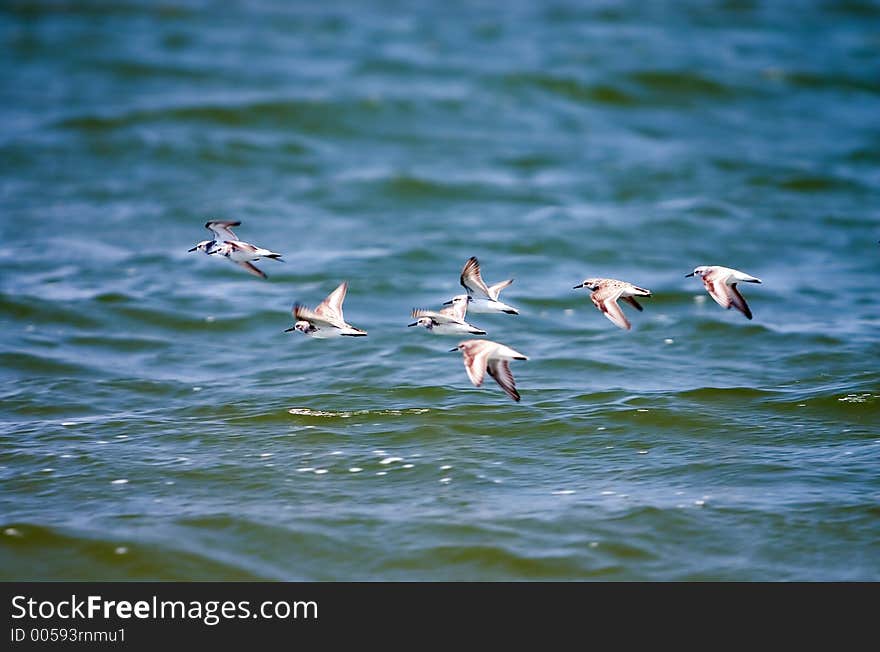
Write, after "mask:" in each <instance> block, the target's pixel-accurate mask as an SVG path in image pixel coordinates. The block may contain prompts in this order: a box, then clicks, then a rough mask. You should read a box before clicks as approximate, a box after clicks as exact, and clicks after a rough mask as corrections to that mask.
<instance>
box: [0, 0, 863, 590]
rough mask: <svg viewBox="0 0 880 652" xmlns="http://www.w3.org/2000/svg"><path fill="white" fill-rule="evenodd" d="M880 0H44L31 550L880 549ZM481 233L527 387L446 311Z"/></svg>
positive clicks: (15, 284)
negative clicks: (742, 305) (296, 316)
mask: <svg viewBox="0 0 880 652" xmlns="http://www.w3.org/2000/svg"><path fill="white" fill-rule="evenodd" d="M878 21H880V7H878V5H877V4H876V3H831V2H829V3H822V2H802V3H797V4H796V6H792V5H789V4H788V3H752V2H677V3H642V2H609V3H583V4H573V3H552V4H542V3H531V2H513V3H505V4H504V7H503V9H502V8H501V7H500V6H492V5H491V4H490V3H476V2H473V3H472V2H452V3H443V4H442V5H440V4H439V3H433V2H417V3H394V2H388V3H381V2H368V3H337V2H324V3H321V4H320V6H316V5H314V3H302V4H297V3H287V2H269V1H265V2H249V3H241V4H238V3H223V5H222V7H221V8H219V9H218V8H217V7H216V6H213V5H203V4H202V3H196V2H192V3H175V4H174V5H162V6H157V5H155V4H154V3H148V2H144V3H139V2H102V3H71V4H70V5H65V4H63V3H62V4H58V3H41V2H37V3H34V2H27V3H25V2H9V3H4V5H3V7H2V8H0V44H2V51H3V57H2V59H0V61H2V62H0V263H2V269H3V272H2V275H0V324H2V332H3V333H4V337H3V340H2V344H0V361H2V366H0V577H2V579H6V580H10V579H273V580H385V579H387V580H423V579H425V580H426V579H435V580H466V579H471V580H510V579H514V580H537V579H550V580H568V579H574V580H819V581H826V580H874V581H876V580H878V579H880V546H878V541H880V427H878V425H877V424H878V423H880V409H878V401H880V371H878V360H880V355H878V354H880V340H878V328H880V298H878V297H880V295H878V290H877V281H878V271H880V245H878V239H880V207H878V206H880V202H878V200H880V128H878V121H877V116H880V78H878V70H880V31H878V30H877V25H878ZM208 218H221V219H236V220H241V221H242V226H241V227H240V228H239V229H238V230H237V232H238V235H239V236H240V237H241V238H243V239H245V240H248V241H250V242H254V243H256V244H258V245H262V246H267V247H270V248H272V249H274V250H276V251H280V252H282V253H283V254H284V258H285V260H286V262H285V263H277V262H274V261H261V262H260V263H258V266H260V267H261V268H262V269H263V270H264V271H265V272H267V273H268V274H269V279H268V280H266V281H262V280H260V279H257V278H255V277H253V276H250V275H248V274H246V273H245V272H244V271H242V270H241V269H240V268H237V267H235V266H234V265H231V264H229V263H228V262H227V261H223V260H217V259H214V258H210V257H207V256H204V255H202V254H198V253H187V249H188V248H190V247H192V246H193V245H194V244H195V243H196V242H198V241H199V240H202V239H204V238H205V237H207V235H208V234H207V231H205V229H204V228H203V224H204V222H205V220H206V219H208ZM473 255H475V256H478V257H479V258H480V261H481V263H482V266H483V272H484V275H485V277H486V280H487V281H489V282H490V283H493V282H497V281H501V280H504V279H506V278H509V277H514V278H515V279H516V280H515V282H514V284H513V285H512V286H511V287H509V288H508V289H506V290H505V291H504V295H503V298H504V299H505V300H506V301H508V302H509V303H511V304H513V305H514V306H516V307H518V308H519V309H520V312H521V314H520V315H519V316H510V315H476V314H473V315H469V320H470V321H471V322H472V323H474V324H475V325H477V326H479V327H482V328H485V329H486V330H487V331H488V333H489V338H491V339H493V340H497V341H500V342H503V343H505V344H507V345H509V346H512V347H514V348H515V349H517V350H518V351H521V352H523V353H524V354H526V355H527V356H529V358H530V359H529V360H528V361H516V362H514V363H513V365H512V369H513V373H514V375H515V377H516V381H517V387H518V389H519V391H520V393H521V394H522V401H521V402H520V403H514V402H512V401H511V400H510V399H508V398H507V397H506V396H505V395H504V394H503V392H501V390H500V388H498V386H497V385H495V384H494V382H493V381H492V380H491V379H487V382H486V384H485V385H484V386H483V387H482V388H479V389H477V388H475V387H473V386H472V385H471V384H470V383H469V381H468V379H467V376H466V374H465V370H464V367H463V365H462V361H461V356H460V355H459V354H453V353H449V352H448V350H449V349H450V348H451V347H453V346H455V344H456V343H457V342H458V339H456V338H444V337H437V336H432V335H431V334H429V333H427V332H426V331H424V330H422V329H415V328H407V327H406V325H407V323H409V322H410V321H411V320H410V310H411V309H412V308H413V307H434V308H436V307H439V305H440V304H441V303H442V302H443V301H445V300H447V299H449V298H450V297H451V296H452V295H454V294H457V293H458V292H460V291H461V288H460V286H459V285H458V274H459V271H460V269H461V266H462V265H463V263H464V261H465V260H466V259H467V258H468V257H469V256H473ZM703 264H720V265H727V266H731V267H735V268H737V269H741V270H743V271H745V272H747V273H749V274H753V275H755V276H758V277H760V278H761V279H762V280H763V284H761V285H751V284H746V286H745V287H743V288H742V290H743V293H744V294H745V296H746V299H747V300H748V302H749V305H750V306H751V309H752V311H753V313H754V319H753V320H752V321H749V320H747V319H745V317H743V315H741V314H739V313H737V312H736V311H733V310H731V311H725V310H723V309H721V308H720V307H719V306H718V305H716V304H715V303H714V302H713V301H712V300H711V299H710V298H709V297H708V295H707V294H706V293H705V292H704V290H703V289H702V285H701V283H700V282H699V281H698V280H696V279H693V278H685V277H684V275H685V274H686V273H688V272H690V271H691V270H692V269H693V268H694V267H695V266H696V265H703ZM591 276H604V277H612V278H620V279H625V280H627V281H630V282H633V283H635V284H637V285H639V286H642V287H647V288H649V289H651V290H652V292H653V294H654V296H653V297H652V298H650V299H645V300H644V301H643V302H642V303H643V305H644V306H645V310H644V312H642V313H636V311H634V310H633V309H631V308H630V307H628V306H624V310H625V311H626V313H627V314H628V316H629V317H630V318H631V320H632V322H633V329H632V331H630V332H624V331H622V330H619V329H617V328H615V327H614V325H613V324H611V322H609V321H608V320H606V319H605V318H604V317H603V316H602V315H601V314H600V313H599V312H598V311H597V310H596V309H595V308H594V307H593V305H592V304H591V303H590V301H589V299H588V296H587V293H586V292H584V291H583V290H581V291H577V292H576V291H574V290H572V289H571V288H572V286H573V285H576V284H578V283H580V282H582V281H583V279H584V278H587V277H591ZM342 280H348V281H349V283H350V289H349V293H348V297H347V299H346V303H345V315H346V318H347V320H348V321H350V322H351V323H352V324H353V325H355V326H357V327H360V328H363V329H366V330H367V331H369V336H368V337H366V338H357V339H349V338H341V339H338V340H326V341H316V340H309V339H307V338H305V337H303V336H301V335H300V334H298V333H293V334H289V333H288V334H284V333H282V331H283V330H284V329H285V328H288V327H289V326H291V325H292V323H293V321H292V318H291V315H290V312H289V311H290V307H291V305H292V304H293V303H294V302H295V301H301V302H303V303H305V304H308V305H315V304H317V303H318V302H319V301H321V299H323V298H324V297H325V296H326V295H327V294H328V293H329V292H330V291H331V290H332V289H333V288H334V287H336V285H337V284H338V283H339V282H341V281H342Z"/></svg>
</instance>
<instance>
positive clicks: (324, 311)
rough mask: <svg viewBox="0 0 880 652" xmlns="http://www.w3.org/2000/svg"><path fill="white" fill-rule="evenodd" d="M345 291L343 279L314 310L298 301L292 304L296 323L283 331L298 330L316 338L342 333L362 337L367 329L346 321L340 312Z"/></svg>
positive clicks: (336, 335) (346, 285)
mask: <svg viewBox="0 0 880 652" xmlns="http://www.w3.org/2000/svg"><path fill="white" fill-rule="evenodd" d="M346 292H348V281H343V282H342V283H340V284H339V287H337V288H336V289H335V290H333V292H331V293H330V295H329V296H328V297H327V298H326V299H324V300H323V301H322V302H321V303H320V305H318V307H317V308H315V309H314V310H311V309H309V308H307V307H306V306H304V305H302V304H300V303H296V304H294V306H293V311H292V312H293V317H294V319H296V323H295V324H294V325H293V326H291V327H290V328H288V329H286V330H285V331H284V332H285V333H289V332H290V331H299V332H300V333H302V334H303V335H308V336H310V337H315V338H318V339H325V338H328V337H339V336H342V335H346V336H349V337H364V336H365V335H366V334H367V331H362V330H361V329H359V328H355V327H354V326H352V325H351V324H349V323H347V322H346V321H345V317H344V316H343V314H342V302H343V301H345V294H346Z"/></svg>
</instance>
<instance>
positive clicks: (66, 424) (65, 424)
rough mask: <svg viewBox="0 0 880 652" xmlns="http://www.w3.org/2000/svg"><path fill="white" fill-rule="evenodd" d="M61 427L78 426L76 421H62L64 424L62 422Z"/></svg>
mask: <svg viewBox="0 0 880 652" xmlns="http://www.w3.org/2000/svg"><path fill="white" fill-rule="evenodd" d="M61 425H62V426H75V425H76V421H62V422H61Z"/></svg>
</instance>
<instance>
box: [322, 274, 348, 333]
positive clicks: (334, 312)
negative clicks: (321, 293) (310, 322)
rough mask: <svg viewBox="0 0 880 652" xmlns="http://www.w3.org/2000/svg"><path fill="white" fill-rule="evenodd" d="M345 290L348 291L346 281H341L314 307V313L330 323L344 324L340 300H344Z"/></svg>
mask: <svg viewBox="0 0 880 652" xmlns="http://www.w3.org/2000/svg"><path fill="white" fill-rule="evenodd" d="M346 292H348V281H343V282H342V283H340V284H339V287H337V288H336V289H335V290H333V292H331V293H330V294H329V295H328V296H327V298H326V299H324V300H323V301H322V302H321V303H320V304H319V305H318V307H317V308H315V313H316V314H317V315H319V316H320V317H322V318H323V319H325V320H327V321H328V322H329V323H331V324H336V325H345V318H344V317H343V316H342V302H343V301H345V294H346Z"/></svg>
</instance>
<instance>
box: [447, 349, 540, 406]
mask: <svg viewBox="0 0 880 652" xmlns="http://www.w3.org/2000/svg"><path fill="white" fill-rule="evenodd" d="M450 351H461V353H462V355H463V357H464V368H465V371H467V375H468V378H470V380H471V383H473V385H474V387H479V386H480V385H482V384H483V379H484V378H485V377H486V372H488V373H489V375H490V376H492V378H494V379H495V382H496V383H498V385H499V386H500V387H501V389H503V390H504V392H505V393H506V394H507V395H508V396H509V397H510V398H512V399H513V400H514V401H517V402H519V400H520V396H519V392H518V391H516V381H515V380H514V379H513V374H512V373H510V361H511V360H528V358H527V357H526V356H524V355H523V354H522V353H520V352H518V351H514V350H513V349H511V348H510V347H509V346H505V345H504V344H499V343H498V342H492V341H491V340H465V341H464V342H460V343H459V344H458V346H457V347H455V348H454V349H450Z"/></svg>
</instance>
